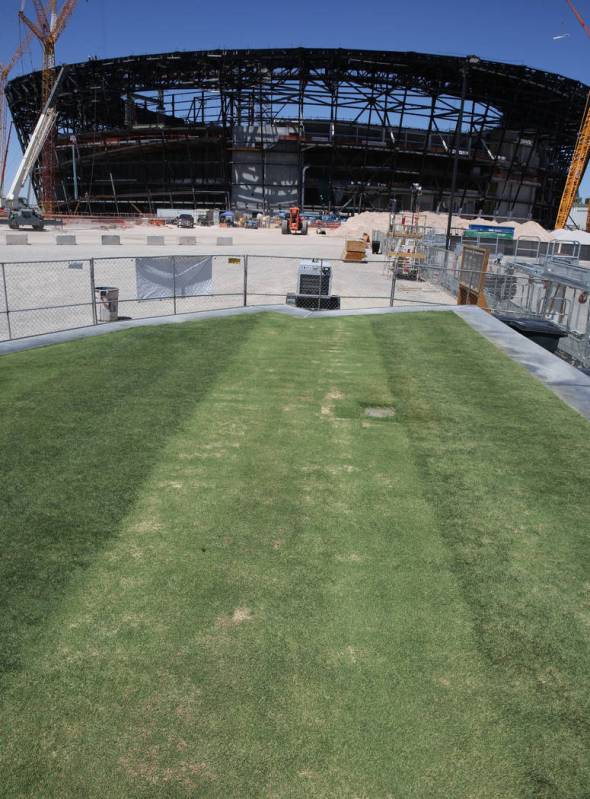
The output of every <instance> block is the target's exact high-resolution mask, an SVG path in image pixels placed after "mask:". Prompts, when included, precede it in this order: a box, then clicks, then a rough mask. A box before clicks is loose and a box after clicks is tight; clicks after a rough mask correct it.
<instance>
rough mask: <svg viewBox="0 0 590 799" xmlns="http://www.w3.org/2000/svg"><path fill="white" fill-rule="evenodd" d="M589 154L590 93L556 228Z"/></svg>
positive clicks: (565, 214)
mask: <svg viewBox="0 0 590 799" xmlns="http://www.w3.org/2000/svg"><path fill="white" fill-rule="evenodd" d="M566 2H567V4H568V6H569V7H570V8H571V10H572V12H573V14H574V16H575V18H576V19H577V20H578V22H579V23H580V25H581V26H582V28H583V29H584V33H585V34H586V36H588V37H589V38H590V27H589V26H588V25H586V23H585V22H584V19H583V17H582V15H581V14H580V12H579V11H578V9H577V8H576V7H575V5H574V4H573V2H572V0H566ZM589 155H590V93H589V94H588V98H587V99H586V109H585V111H584V116H583V118H582V126H581V128H580V130H579V131H578V139H577V141H576V147H575V149H574V154H573V156H572V161H571V164H570V168H569V171H568V174H567V180H566V182H565V188H564V190H563V194H562V196H561V202H560V204H559V211H558V212H557V219H556V220H555V227H556V228H558V229H559V228H564V227H565V226H566V224H567V220H568V219H569V215H570V213H571V210H572V208H573V205H574V202H575V200H576V195H577V193H578V189H579V188H580V183H581V181H582V178H583V177H584V172H585V170H586V166H587V164H588V157H589ZM586 230H590V205H589V206H588V216H587V218H586Z"/></svg>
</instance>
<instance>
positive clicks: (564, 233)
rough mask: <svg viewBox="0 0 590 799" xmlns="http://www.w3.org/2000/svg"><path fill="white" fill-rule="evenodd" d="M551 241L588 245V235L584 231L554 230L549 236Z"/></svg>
mask: <svg viewBox="0 0 590 799" xmlns="http://www.w3.org/2000/svg"><path fill="white" fill-rule="evenodd" d="M551 238H552V239H557V240H558V241H578V242H579V243H580V244H590V233H586V231H585V230H564V229H563V228H562V229H560V230H554V231H553V233H552V234H551Z"/></svg>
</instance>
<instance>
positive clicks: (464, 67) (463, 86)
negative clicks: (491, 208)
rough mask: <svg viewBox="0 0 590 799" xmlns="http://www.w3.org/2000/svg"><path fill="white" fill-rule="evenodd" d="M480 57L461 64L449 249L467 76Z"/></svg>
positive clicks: (468, 57)
mask: <svg viewBox="0 0 590 799" xmlns="http://www.w3.org/2000/svg"><path fill="white" fill-rule="evenodd" d="M480 60H481V59H480V58H478V56H476V55H468V56H467V58H466V59H465V61H464V62H463V65H462V66H461V76H462V81H461V104H460V106H459V116H458V118H457V127H456V128H455V137H454V142H453V150H454V152H453V176H452V178H451V196H450V199H449V217H448V219H447V239H446V248H447V250H448V249H449V247H450V246H451V225H452V224H453V210H454V205H455V194H456V192H457V174H458V171H459V141H460V137H461V128H462V127H463V111H464V109H465V97H466V95H467V78H468V76H469V67H470V66H472V65H475V64H479V62H480Z"/></svg>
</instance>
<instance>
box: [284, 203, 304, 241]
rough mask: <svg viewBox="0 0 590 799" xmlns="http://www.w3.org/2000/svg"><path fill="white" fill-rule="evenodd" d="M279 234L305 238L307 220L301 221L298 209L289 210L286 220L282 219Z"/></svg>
mask: <svg viewBox="0 0 590 799" xmlns="http://www.w3.org/2000/svg"><path fill="white" fill-rule="evenodd" d="M281 233H283V235H288V234H289V233H293V234H299V235H301V236H307V220H306V219H303V217H302V216H301V211H300V210H299V208H289V216H288V217H287V219H283V223H282V225H281Z"/></svg>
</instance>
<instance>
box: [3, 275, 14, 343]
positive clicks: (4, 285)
mask: <svg viewBox="0 0 590 799" xmlns="http://www.w3.org/2000/svg"><path fill="white" fill-rule="evenodd" d="M2 287H3V291H4V305H5V306H6V327H7V328H8V338H9V339H11V338H12V330H11V327H10V309H9V307H8V290H7V288H6V271H5V269H4V264H2Z"/></svg>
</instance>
